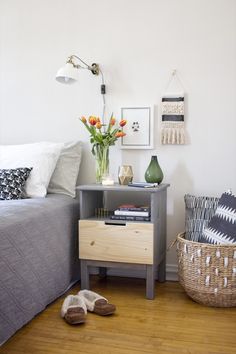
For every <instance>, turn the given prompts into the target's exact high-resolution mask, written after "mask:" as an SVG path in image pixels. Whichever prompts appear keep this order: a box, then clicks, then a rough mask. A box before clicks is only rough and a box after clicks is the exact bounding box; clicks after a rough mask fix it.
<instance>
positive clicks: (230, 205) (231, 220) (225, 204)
mask: <svg viewBox="0 0 236 354" xmlns="http://www.w3.org/2000/svg"><path fill="white" fill-rule="evenodd" d="M200 242H205V243H212V244H235V243H236V197H235V196H234V195H233V194H232V193H231V192H226V193H223V194H222V196H221V197H220V200H219V204H218V207H217V209H216V212H215V215H214V216H213V217H212V219H211V221H210V222H209V224H208V227H206V228H205V229H204V230H203V234H202V238H201V240H200Z"/></svg>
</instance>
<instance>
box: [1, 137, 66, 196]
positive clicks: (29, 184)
mask: <svg viewBox="0 0 236 354" xmlns="http://www.w3.org/2000/svg"><path fill="white" fill-rule="evenodd" d="M62 146H63V144H56V143H48V142H41V143H34V144H24V145H0V168H4V169H5V168H19V167H22V166H23V167H33V170H32V171H31V173H30V176H29V178H28V179H27V181H26V185H25V191H26V195H27V196H28V197H45V196H46V194H47V187H48V184H49V181H50V178H51V176H52V173H53V171H54V169H55V166H56V163H57V160H58V157H59V155H60V152H61V148H62Z"/></svg>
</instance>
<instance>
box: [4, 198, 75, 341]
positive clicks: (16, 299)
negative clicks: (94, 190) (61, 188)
mask: <svg viewBox="0 0 236 354" xmlns="http://www.w3.org/2000/svg"><path fill="white" fill-rule="evenodd" d="M78 218H79V202H78V199H77V198H75V199H73V198H71V197H70V196H66V195H62V194H48V195H47V197H46V198H31V199H21V200H10V201H1V204H0V345H1V344H3V343H4V342H5V341H6V340H7V339H8V338H9V337H10V336H12V335H13V334H14V333H15V332H16V331H17V330H18V329H19V328H21V327H22V326H23V325H25V324H26V323H27V322H29V321H30V320H31V319H32V318H33V317H34V316H35V315H37V314H38V313H39V312H41V311H42V310H43V309H45V307H46V306H47V305H48V304H50V303H51V302H52V301H54V300H55V299H56V298H58V297H59V296H60V295H62V294H63V293H64V292H65V291H66V290H67V289H68V288H69V287H70V286H71V285H72V284H73V283H74V282H75V281H77V280H78V279H79V262H78V255H77V254H78V251H77V224H78Z"/></svg>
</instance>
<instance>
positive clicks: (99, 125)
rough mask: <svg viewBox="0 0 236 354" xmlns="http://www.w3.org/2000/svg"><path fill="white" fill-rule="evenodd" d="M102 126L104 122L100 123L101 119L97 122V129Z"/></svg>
mask: <svg viewBox="0 0 236 354" xmlns="http://www.w3.org/2000/svg"><path fill="white" fill-rule="evenodd" d="M101 127H102V124H101V123H100V121H98V122H97V123H96V128H97V129H101Z"/></svg>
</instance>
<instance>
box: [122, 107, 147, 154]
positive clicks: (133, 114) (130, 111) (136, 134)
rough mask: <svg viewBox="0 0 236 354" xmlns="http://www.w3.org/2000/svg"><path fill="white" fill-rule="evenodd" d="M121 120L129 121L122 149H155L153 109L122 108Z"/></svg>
mask: <svg viewBox="0 0 236 354" xmlns="http://www.w3.org/2000/svg"><path fill="white" fill-rule="evenodd" d="M121 119H125V120H127V124H126V126H125V129H124V132H125V133H126V135H125V136H124V137H122V138H121V149H152V148H153V107H151V106H145V107H122V108H121Z"/></svg>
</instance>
